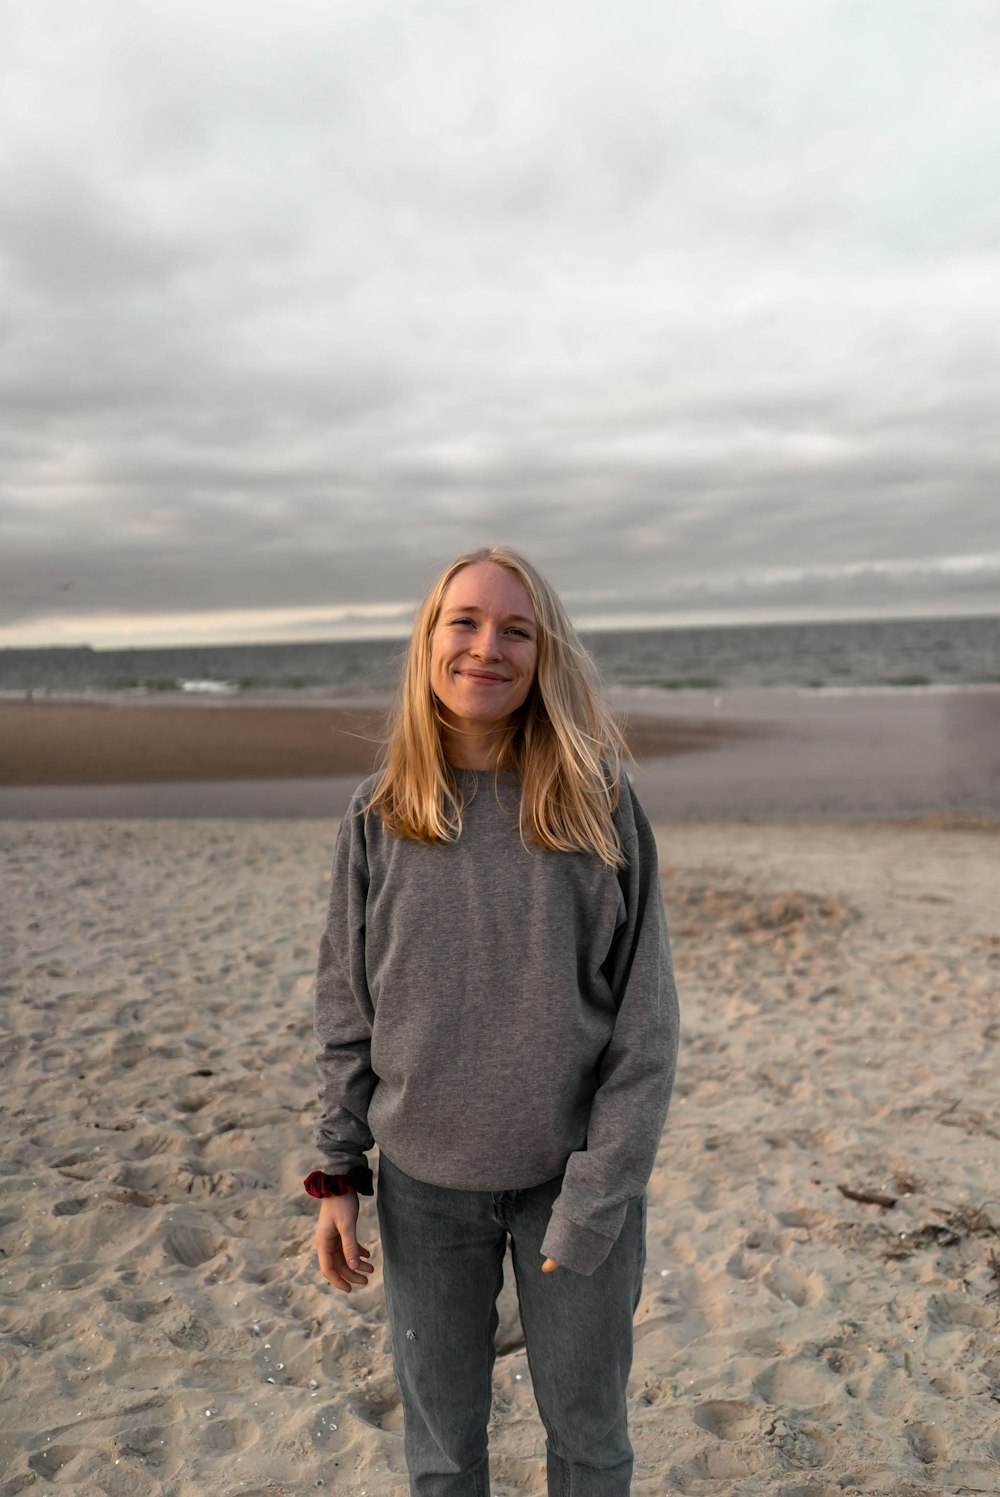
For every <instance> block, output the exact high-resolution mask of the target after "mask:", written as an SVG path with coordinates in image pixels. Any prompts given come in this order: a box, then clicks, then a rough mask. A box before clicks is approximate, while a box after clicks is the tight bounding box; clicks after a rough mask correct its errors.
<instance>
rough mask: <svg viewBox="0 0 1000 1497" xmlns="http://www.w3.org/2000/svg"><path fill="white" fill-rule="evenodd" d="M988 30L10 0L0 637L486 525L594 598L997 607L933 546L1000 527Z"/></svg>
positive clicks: (665, 13)
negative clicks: (83, 6)
mask: <svg viewBox="0 0 1000 1497" xmlns="http://www.w3.org/2000/svg"><path fill="white" fill-rule="evenodd" d="M998 41H1000V20H998V19H997V18H996V16H995V15H994V13H993V12H991V11H990V10H988V9H985V8H982V7H973V6H970V7H965V8H960V9H959V10H958V11H954V12H951V13H949V16H948V17H947V18H945V17H944V16H943V15H942V13H941V12H940V10H939V9H937V8H935V7H927V6H917V5H914V4H912V0H888V3H885V4H883V5H880V6H879V7H878V8H877V9H876V10H872V8H871V7H862V6H856V5H853V4H843V3H840V0H828V3H818V4H816V5H811V6H809V7H803V6H801V5H797V4H793V3H791V0H760V3H759V4H756V5H755V6H753V7H747V6H745V5H742V4H738V3H737V0H710V3H708V4H706V5H703V6H698V7H689V8H687V9H686V10H685V11H684V12H683V14H681V13H679V12H678V10H677V9H676V8H674V7H662V6H654V5H652V4H651V3H648V4H642V3H639V0H627V3H624V4H622V5H620V6H618V7H615V8H614V9H613V11H612V8H611V7H607V8H598V10H597V11H595V12H593V13H587V15H586V16H584V14H583V13H582V12H581V11H580V9H579V7H577V6H573V5H570V4H568V3H556V0H542V3H541V4H534V5H530V6H529V5H527V4H525V3H515V4H512V5H509V6H504V7H477V8H467V9H466V8H462V9H459V8H456V7H452V6H450V5H448V4H445V3H444V0H435V3H423V4H420V3H416V4H407V5H404V4H402V0H385V3H383V4H372V5H371V6H369V7H366V8H365V9H364V10H363V11H361V10H357V11H351V10H350V9H349V8H346V7H337V6H331V7H323V8H320V7H316V6H313V5H311V4H309V3H307V0H293V3H289V4H288V5H286V6H284V7H283V8H282V9H281V11H280V12H279V11H278V10H277V9H276V8H275V7H273V6H266V5H263V4H262V3H255V0H246V3H244V4H242V5H239V6H237V5H235V4H234V3H232V0H219V3H217V4H216V5H213V6H212V7H204V6H195V5H193V4H192V3H190V0H178V3H177V4H175V5H172V6H171V7H169V8H165V7H162V6H160V5H157V4H154V3H152V0H136V3H134V4H132V5H130V6H129V7H121V6H118V5H117V4H112V3H110V0H106V3H104V4H100V3H98V4H96V5H94V6H88V7H87V12H86V16H84V14H83V13H82V12H81V11H80V10H79V8H78V7H75V6H73V5H71V4H69V0H43V3H41V4H31V5H29V4H27V3H25V0H22V3H20V4H15V5H14V6H12V7H9V8H6V9H5V11H4V13H3V15H2V16H0V47H2V49H3V52H4V56H5V58H6V59H7V70H8V76H9V78H10V80H11V84H10V86H9V87H8V89H7V90H6V91H5V93H4V95H3V98H2V101H0V137H2V139H3V140H4V142H5V145H4V147H3V150H2V151H0V290H2V296H0V306H2V308H3V310H2V311H0V535H2V549H0V631H4V630H6V631H7V632H6V633H3V632H0V642H2V640H3V639H4V638H9V637H11V631H14V630H16V629H18V628H19V627H23V626H25V625H27V624H30V623H31V621H32V620H47V619H51V618H56V619H57V618H59V617H63V618H65V619H71V620H73V621H74V623H73V627H76V625H77V621H79V620H84V621H85V620H86V619H87V618H88V617H93V618H95V619H99V618H101V617H106V616H119V615H123V616H131V615H135V616H141V615H146V614H148V615H156V616H157V617H160V616H163V615H170V614H172V613H176V614H181V613H184V612H187V611H192V612H197V613H202V612H205V611H211V610H213V609H227V608H233V609H253V608H259V609H262V610H267V609H277V608H281V607H291V606H303V607H311V606H314V605H315V606H316V607H317V608H322V607H325V606H330V605H341V604H352V605H364V604H371V603H381V602H390V603H391V602H392V601H394V600H407V599H411V598H412V597H414V596H415V595H416V594H418V593H419V591H420V590H421V588H422V587H423V585H425V583H426V581H427V579H428V578H429V576H430V575H431V574H432V573H433V571H434V569H435V566H436V565H437V564H438V563H439V562H440V561H441V560H443V559H445V558H447V557H448V556H450V555H452V554H454V553H455V552H456V551H458V550H460V549H464V547H465V546H466V545H468V544H469V543H470V542H476V541H480V540H483V539H506V540H510V541H512V542H514V543H516V544H519V545H521V546H522V547H523V548H524V549H525V550H527V551H529V553H531V554H533V555H535V556H536V557H537V558H538V560H539V561H540V562H541V563H542V564H543V565H545V566H547V567H548V569H549V570H550V571H551V572H552V573H553V576H554V577H555V578H556V580H557V581H558V583H559V584H560V585H561V586H562V587H563V588H564V589H565V590H566V591H567V592H568V593H569V594H571V595H572V596H573V598H574V600H575V603H576V606H577V607H578V609H580V610H581V611H586V609H587V608H588V607H592V609H593V610H597V609H600V610H603V611H604V612H605V613H606V614H608V615H609V616H613V615H614V614H615V613H616V612H625V611H630V612H631V611H634V610H635V609H636V608H637V607H638V606H639V605H640V603H641V606H642V607H644V608H646V609H648V610H649V611H650V612H654V613H655V612H657V611H662V610H664V609H667V610H669V609H671V608H677V607H685V608H697V607H699V606H702V605H704V607H705V608H706V609H709V608H710V609H712V610H715V611H718V610H725V609H726V608H730V609H734V610H739V609H741V608H747V609H755V608H758V607H760V608H767V607H768V606H773V607H776V608H780V607H793V606H809V605H810V604H812V605H814V606H815V607H817V608H818V609H821V610H823V611H827V612H830V611H836V610H837V609H838V608H841V607H842V608H845V609H857V608H864V607H865V606H871V607H872V608H882V607H885V606H897V607H899V608H900V609H903V610H905V611H919V610H920V609H921V608H922V607H927V608H928V609H931V610H935V609H940V608H942V607H947V606H949V602H950V603H951V604H952V605H953V606H954V607H956V608H964V609H969V608H973V607H981V608H984V609H988V610H995V609H996V608H997V606H1000V589H998V588H997V574H996V570H995V568H994V569H993V570H992V571H991V570H990V567H988V566H987V567H983V568H980V569H979V570H978V571H975V570H973V571H971V572H970V571H963V570H962V569H961V567H959V568H958V569H956V568H955V567H954V566H949V565H948V564H946V562H945V559H946V558H948V557H963V556H975V555H977V554H982V555H984V556H992V555H993V554H994V553H996V552H997V551H998V550H1000V525H998V522H997V517H996V513H997V512H996V500H995V492H996V479H997V468H998V463H997V459H998V450H997V448H998V444H997V440H996V437H995V434H994V430H995V410H996V408H997V396H998V394H1000V350H998V348H997V346H996V342H995V339H994V337H993V335H992V329H993V327H994V326H995V324H996V320H997V313H998V311H1000V308H998V305H997V303H998V300H1000V293H998V290H997V288H998V285H1000V276H998V270H1000V266H998V263H997V261H998V251H997V244H998V238H997V229H998V227H1000V210H998V208H997V207H996V204H998V203H1000V194H998V192H997V190H996V189H997V186H998V185H1000V184H998V183H997V181H996V177H997V168H996V166H995V164H994V155H995V153H994V152H993V150H992V148H991V142H995V141H996V139H997V138H998V134H1000V101H998V97H997V94H996V90H995V88H994V87H993V79H992V68H991V66H990V61H989V60H990V57H991V56H992V55H995V52H996V47H997V43H998ZM917 563H919V564H920V565H916V564H917ZM821 564H824V565H825V564H830V565H831V566H832V567H833V570H832V571H831V572H830V573H829V574H826V573H823V572H822V571H821V570H820V571H817V568H818V567H820V566H821ZM775 568H778V569H784V571H783V572H781V575H780V576H776V575H774V569H775ZM880 568H881V569H880ZM741 578H742V579H743V580H742V581H741V580H740V579H741ZM66 582H70V583H71V586H70V587H69V588H68V589H67V588H65V586H64V584H65V583H66ZM588 600H590V601H589V602H588ZM320 616H321V615H320ZM39 627H42V626H41V625H39ZM80 627H81V628H83V627H85V625H84V623H80ZM122 627H123V628H127V627H128V626H127V625H123V626H122ZM266 627H267V625H266V619H264V620H263V621H262V629H265V630H266Z"/></svg>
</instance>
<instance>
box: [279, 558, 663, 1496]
mask: <svg viewBox="0 0 1000 1497" xmlns="http://www.w3.org/2000/svg"><path fill="white" fill-rule="evenodd" d="M594 680H595V677H594V672H593V668H592V666H591V663H590V661H589V659H588V657H587V655H586V653H585V652H584V650H583V648H582V647H581V645H580V643H579V640H578V639H577V637H576V634H575V632H574V630H573V627H572V625H571V624H570V622H569V619H568V618H567V616H566V613H565V611H564V609H563V607H562V604H561V603H560V601H559V599H558V598H557V596H556V594H555V593H554V592H553V590H552V588H551V587H550V586H549V584H548V583H547V582H546V581H545V580H544V579H543V578H542V577H541V576H540V575H539V573H538V572H537V571H536V570H535V568H534V567H533V566H531V565H530V564H529V563H528V562H527V561H525V560H524V558H523V557H521V556H519V555H517V553H515V552H513V551H510V550H508V549H506V548H504V547H492V548H489V549H485V550H481V551H473V552H470V553H468V554H467V555H465V556H461V557H459V558H458V559H457V560H456V561H454V562H452V564H451V565H450V566H449V567H447V568H446V569H445V571H444V572H443V573H442V575H441V577H440V578H439V579H438V581H437V583H436V584H435V586H434V587H433V588H432V589H431V591H430V593H429V594H428V596H427V597H426V598H425V600H424V602H423V604H422V605H421V607H420V609H419V610H418V612H417V616H416V620H415V623H414V626H413V635H412V639H411V643H410V648H409V653H408V656H407V662H406V667H405V671H404V678H403V684H402V692H401V696H400V701H399V704H398V707H397V709H396V713H395V717H394V720H393V723H392V726H391V730H390V737H389V742H388V747H387V753H386V756H385V761H384V765H383V768H382V769H381V771H380V772H379V773H378V774H376V775H374V776H372V777H371V778H370V779H369V780H366V781H365V782H364V784H362V785H361V786H360V788H359V789H358V791H357V792H356V793H355V796H354V799H353V801H352V803H351V806H350V808H349V810H348V813H347V815H346V816H345V818H344V820H343V822H342V824H341V828H340V832H339V835H338V839H337V846H336V853H335V857H334V867H333V880H332V889H331V896H330V905H329V912H328V918H327V924H326V929H325V932H324V935H323V938H322V942H321V948H320V956H319V965H318V971H317V979H316V1036H317V1040H318V1045H319V1049H318V1065H319V1073H320V1098H321V1102H322V1116H321V1119H320V1122H319V1124H318V1127H317V1130H316V1142H317V1144H318V1146H319V1150H320V1152H321V1154H322V1155H323V1159H324V1165H323V1169H322V1170H321V1171H319V1170H318V1171H316V1172H314V1173H313V1174H312V1175H310V1176H309V1179H308V1180H307V1181H306V1189H307V1190H308V1191H309V1192H310V1194H313V1195H317V1196H319V1197H321V1199H322V1204H321V1206H320V1215H319V1224H318V1227H317V1233H316V1243H317V1249H318V1254H319V1262H320V1268H321V1271H322V1273H323V1275H324V1277H325V1278H326V1279H327V1280H328V1281H329V1283H331V1284H333V1285H334V1286H335V1287H336V1288H338V1289H341V1290H343V1291H344V1292H345V1293H348V1294H349V1293H350V1291H351V1285H352V1284H367V1282H368V1275H369V1274H370V1273H372V1272H373V1268H372V1263H371V1260H370V1256H369V1250H368V1249H367V1248H365V1247H363V1246H361V1245H360V1244H359V1243H358V1240H357V1216H358V1194H357V1193H358V1192H360V1193H361V1194H363V1195H371V1194H372V1174H371V1170H370V1169H369V1167H368V1166H367V1164H366V1162H365V1155H366V1152H367V1151H368V1150H369V1149H370V1148H371V1147H372V1145H373V1143H376V1142H377V1143H378V1146H379V1171H378V1195H377V1198H376V1211H377V1215H378V1224H379V1233H380V1239H381V1245H382V1262H383V1278H384V1287H385V1298H386V1306H387V1311H388V1316H389V1323H390V1328H391V1332H392V1345H393V1366H394V1370H395V1376H396V1381H397V1383H398V1386H399V1392H400V1397H401V1400H402V1404H403V1414H404V1452H405V1456H406V1463H407V1469H408V1472H409V1478H410V1491H411V1493H413V1494H420V1497H466V1494H468V1497H473V1494H475V1497H483V1494H486V1493H488V1492H489V1466H488V1459H487V1423H488V1420H489V1414H490V1405H491V1380H492V1372H493V1364H494V1359H495V1346H494V1336H495V1333H496V1330H497V1326H498V1323H499V1316H498V1313H497V1309H496V1300H497V1296H498V1294H499V1292H500V1288H501V1286H502V1283H503V1258H504V1251H505V1247H506V1243H507V1239H508V1234H509V1237H510V1243H511V1254H512V1259H513V1265H514V1274H515V1278H516V1281H517V1292H518V1302H519V1306H520V1314H521V1323H522V1326H523V1328H524V1336H525V1350H526V1353H527V1358H528V1365H529V1369H530V1372H531V1379H532V1387H533V1391H534V1395H535V1399H536V1402H537V1405H538V1409H539V1413H540V1415H541V1418H542V1421H543V1423H544V1426H545V1430H546V1435H547V1440H546V1452H547V1469H548V1487H549V1492H550V1493H552V1494H554V1493H559V1494H562V1497H565V1494H568V1493H571V1492H572V1493H574V1494H580V1497H611V1494H615V1497H618V1494H621V1493H627V1492H628V1491H629V1487H630V1481H631V1475H632V1465H633V1452H632V1446H631V1443H630V1441H629V1437H628V1431H627V1417H626V1384H627V1382H628V1376H629V1372H630V1369H631V1365H632V1320H633V1316H634V1314H635V1310H636V1307H637V1306H638V1303H639V1296H640V1294H641V1290H642V1276H643V1270H644V1267H645V1225H646V1198H645V1190H646V1184H647V1181H648V1179H649V1176H650V1173H651V1171H652V1167H653V1163H654V1160H655V1157H656V1150H657V1145H658V1143H659V1139H660V1133H661V1130H662V1127H663V1123H664V1119H665V1117H666V1112H667V1106H668V1102H669V1098H670V1091H671V1087H672V1084H673V1076H674V1064H675V1059H676V1051H677V1031H678V1019H677V996H676V991H675V988H674V980H673V972H672V967H671V960H670V947H669V941H668V936H667V930H666V924H665V919H664V915H663V903H662V896H661V891H660V884H659V875H658V869H657V854H656V845H655V843H654V841H653V836H652V832H651V831H650V827H649V823H648V821H647V820H646V817H645V815H644V814H643V812H642V810H641V808H640V806H639V804H638V802H637V800H636V798H635V793H634V791H633V790H632V787H631V785H630V783H629V781H628V779H627V778H626V777H625V776H624V775H623V774H622V772H621V768H620V765H621V751H622V749H623V748H624V744H623V742H622V739H621V735H620V733H619V731H618V729H617V727H616V726H615V724H614V722H613V720H612V719H611V717H610V714H609V713H608V711H607V709H606V708H605V707H604V706H603V704H602V702H601V701H600V698H599V696H598V695H597V692H596V689H595V685H594Z"/></svg>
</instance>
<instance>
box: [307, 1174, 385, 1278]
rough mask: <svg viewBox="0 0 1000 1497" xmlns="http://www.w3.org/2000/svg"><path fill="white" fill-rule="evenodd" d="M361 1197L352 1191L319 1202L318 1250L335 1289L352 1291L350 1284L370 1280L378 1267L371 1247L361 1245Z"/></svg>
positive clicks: (327, 1197)
mask: <svg viewBox="0 0 1000 1497" xmlns="http://www.w3.org/2000/svg"><path fill="white" fill-rule="evenodd" d="M357 1223H358V1198H357V1196H356V1195H355V1193H354V1192H353V1191H350V1192H349V1193H348V1194H347V1195H343V1196H325V1197H324V1199H323V1200H322V1201H320V1204H319V1221H318V1222H317V1223H316V1252H317V1254H318V1255H319V1271H320V1273H321V1274H322V1275H323V1277H324V1279H326V1281H327V1283H328V1284H332V1285H333V1287H334V1289H342V1290H343V1291H344V1293H345V1294H350V1292H351V1284H367V1283H368V1275H369V1274H370V1273H374V1272H375V1270H374V1268H373V1267H372V1265H371V1262H370V1261H369V1254H368V1249H367V1248H365V1247H359V1246H358V1237H357Z"/></svg>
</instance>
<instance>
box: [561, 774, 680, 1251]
mask: <svg viewBox="0 0 1000 1497" xmlns="http://www.w3.org/2000/svg"><path fill="white" fill-rule="evenodd" d="M620 807H621V814H620V817H619V821H618V825H619V831H620V834H621V837H622V842H623V848H624V852H625V855H626V858H627V859H628V864H627V867H626V868H624V869H623V870H622V871H621V872H620V874H619V882H620V885H621V889H622V894H623V897H624V900H625V912H626V918H625V923H624V924H623V925H622V927H621V928H620V929H619V931H618V933H617V936H616V939H615V942H614V944H613V946H612V949H611V952H610V953H609V956H608V960H607V962H606V963H605V968H604V970H605V972H606V973H607V975H608V979H609V982H610V984H611V989H612V992H613V993H614V995H615V1002H616V1006H617V1017H616V1019H615V1027H614V1030H613V1032H612V1035H611V1039H610V1040H609V1041H608V1044H607V1045H606V1046H605V1049H604V1051H603V1052H602V1055H601V1059H600V1063H599V1066H598V1086H597V1090H596V1092H595V1094H594V1097H593V1100H592V1103H591V1109H590V1120H589V1124H588V1128H587V1140H586V1146H585V1147H584V1148H583V1149H578V1150H577V1151H576V1152H574V1153H572V1154H571V1155H570V1156H569V1159H568V1160H567V1162H566V1170H565V1175H564V1178H563V1183H562V1188H561V1191H560V1194H559V1196H558V1197H557V1198H556V1201H555V1203H554V1204H553V1207H552V1214H551V1216H550V1219H549V1225H548V1228H547V1230H546V1233H545V1237H544V1239H543V1241H542V1247H541V1252H542V1255H543V1256H544V1257H548V1258H553V1259H554V1260H555V1261H556V1262H557V1263H558V1264H560V1266H561V1267H563V1268H569V1269H572V1270H574V1271H575V1272H576V1273H581V1274H588V1275H589V1274H592V1273H593V1272H594V1271H595V1269H597V1268H599V1267H600V1266H601V1264H602V1263H603V1262H604V1260H605V1258H606V1257H607V1256H608V1254H609V1253H610V1251H611V1249H612V1247H613V1246H614V1244H615V1242H616V1241H617V1239H618V1235H619V1233H620V1232H621V1229H622V1225H623V1223H624V1221H625V1215H626V1211H627V1209H628V1202H629V1200H630V1199H632V1198H634V1197H636V1196H641V1195H642V1194H643V1192H644V1190H645V1188H646V1185H647V1182H648V1180H649V1177H650V1175H651V1174H652V1171H653V1165H654V1163H655V1160H656V1151H657V1148H658V1147H659V1142H660V1134H661V1132H662V1130H663V1124H664V1122H665V1120H666V1115H667V1108H668V1107H669V1105H670V1094H671V1091H672V1089H673V1083H674V1072H675V1067H676V1061H677V1045H678V1037H679V1011H678V1003H677V989H676V987H675V984H674V973H673V963H672V961H671V956H670V940H669V936H668V933H667V923H666V916H665V914H664V910H663V894H662V890H661V888H660V877H659V866H658V863H659V860H658V855H657V849H656V842H655V840H654V838H653V832H652V828H651V827H650V825H649V822H648V820H647V819H646V815H645V812H644V811H643V810H642V807H641V806H640V805H639V802H638V800H637V799H636V796H635V792H634V791H633V789H632V786H631V784H630V782H629V781H628V780H627V779H626V778H625V777H624V776H623V777H622V789H621V801H620Z"/></svg>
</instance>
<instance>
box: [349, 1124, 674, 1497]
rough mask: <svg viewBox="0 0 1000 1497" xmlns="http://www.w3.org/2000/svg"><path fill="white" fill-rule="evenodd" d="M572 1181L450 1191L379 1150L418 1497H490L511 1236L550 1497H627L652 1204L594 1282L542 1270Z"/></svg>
mask: <svg viewBox="0 0 1000 1497" xmlns="http://www.w3.org/2000/svg"><path fill="white" fill-rule="evenodd" d="M561 1183H562V1176H561V1175H557V1176H556V1177H555V1178H554V1179H552V1180H546V1181H544V1183H542V1184H541V1185H533V1186H531V1187H530V1188H529V1189H526V1190H504V1191H489V1190H449V1189H445V1188H444V1187H442V1186H439V1185H428V1184H426V1183H425V1182H424V1181H421V1180H414V1179H413V1177H412V1176H411V1175H408V1174H406V1173H405V1172H404V1171H403V1170H401V1169H400V1168H399V1167H398V1165H395V1164H393V1163H392V1161H391V1160H390V1159H388V1158H387V1157H386V1156H385V1154H383V1153H381V1151H380V1153H379V1165H378V1189H377V1195H376V1203H375V1204H376V1211H377V1214H378V1223H379V1231H380V1234H381V1244H382V1273H383V1282H384V1287H385V1299H386V1308H387V1310H388V1316H389V1326H390V1330H391V1333H392V1350H393V1368H394V1372H395V1377H396V1383H397V1385H398V1388H399V1395H400V1399H401V1401H402V1406H403V1449H404V1454H405V1457H406V1466H407V1471H408V1473H409V1484H410V1493H411V1497H489V1492H490V1476H489V1458H488V1442H487V1425H488V1423H489V1417H490V1408H491V1404H492V1393H493V1389H492V1378H493V1365H494V1362H495V1359H496V1344H495V1337H496V1332H497V1327H498V1325H499V1323H500V1316H499V1312H498V1310H497V1306H496V1301H497V1296H498V1295H499V1293H500V1289H501V1287H502V1285H503V1261H504V1252H505V1249H506V1246H507V1237H508V1234H509V1236H510V1242H511V1257H512V1260H513V1264H514V1277H515V1279H516V1281H517V1298H518V1305H519V1307H520V1313H521V1325H522V1327H523V1330H524V1341H525V1351H526V1353H527V1358H528V1367H529V1370H530V1373H531V1381H532V1387H533V1390H534V1395H535V1402H536V1403H537V1405H538V1412H539V1414H540V1415H541V1419H542V1423H543V1425H544V1427H545V1433H546V1441H545V1450H546V1468H547V1478H548V1491H549V1497H627V1494H628V1492H629V1489H630V1485H631V1478H632V1466H633V1452H632V1445H631V1442H630V1440H629V1437H628V1419H627V1411H626V1386H627V1383H628V1378H629V1372H630V1371H631V1367H632V1321H633V1316H634V1315H635V1312H636V1309H637V1308H638V1304H639V1297H640V1294H641V1292H642V1278H643V1272H644V1270H645V1266H646V1197H645V1194H643V1195H642V1196H636V1197H635V1198H633V1199H632V1200H630V1201H629V1204H628V1211H627V1214H626V1217H625V1223H624V1226H623V1227H622V1230H621V1233H620V1235H619V1237H618V1240H617V1241H616V1242H615V1244H614V1246H613V1247H612V1249H611V1252H610V1253H609V1255H608V1257H607V1258H606V1259H605V1261H604V1262H603V1263H602V1264H601V1266H600V1268H598V1269H597V1270H596V1271H595V1272H594V1273H593V1274H591V1275H589V1276H588V1275H584V1274H578V1273H574V1272H573V1271H572V1270H571V1269H568V1268H565V1267H560V1268H558V1269H555V1270H554V1271H553V1272H551V1273H542V1263H543V1261H544V1260H543V1257H542V1255H541V1253H540V1251H539V1249H540V1247H541V1242H542V1237H543V1236H544V1234H545V1229H546V1227H547V1225H548V1220H549V1214H550V1211H551V1208H552V1203H553V1202H554V1200H555V1199H556V1197H557V1196H558V1194H559V1190H560V1186H561Z"/></svg>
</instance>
